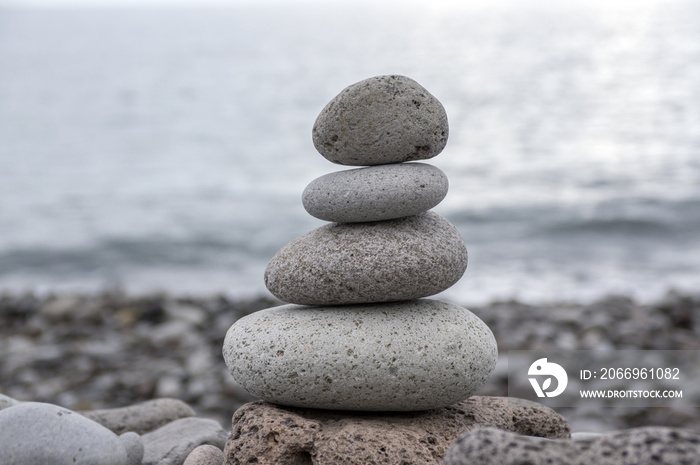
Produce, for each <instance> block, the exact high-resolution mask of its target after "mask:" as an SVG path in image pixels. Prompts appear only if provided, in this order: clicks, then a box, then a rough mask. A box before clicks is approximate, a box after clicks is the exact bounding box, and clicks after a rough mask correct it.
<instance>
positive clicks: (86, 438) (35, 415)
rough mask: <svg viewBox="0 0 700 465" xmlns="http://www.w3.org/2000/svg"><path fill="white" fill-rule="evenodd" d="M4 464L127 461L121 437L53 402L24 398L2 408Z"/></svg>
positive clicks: (115, 464) (109, 464)
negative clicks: (25, 400)
mask: <svg viewBox="0 0 700 465" xmlns="http://www.w3.org/2000/svg"><path fill="white" fill-rule="evenodd" d="M0 432H1V433H0V463H2V464H3V465H35V464H44V463H46V464H49V463H50V464H52V465H74V464H78V465H80V464H83V465H94V464H96V463H99V464H101V465H127V453H126V450H125V448H124V446H123V445H122V442H121V441H120V440H119V437H118V436H117V435H116V434H114V433H113V432H111V431H110V430H108V429H107V428H105V427H104V426H102V425H99V424H97V423H95V422H94V421H91V420H88V419H87V418H85V417H83V416H81V415H78V414H77V413H75V412H73V411H71V410H68V409H65V408H63V407H59V406H57V405H53V404H45V403H40V402H23V403H21V404H18V405H15V406H13V407H8V408H6V409H3V410H1V411H0Z"/></svg>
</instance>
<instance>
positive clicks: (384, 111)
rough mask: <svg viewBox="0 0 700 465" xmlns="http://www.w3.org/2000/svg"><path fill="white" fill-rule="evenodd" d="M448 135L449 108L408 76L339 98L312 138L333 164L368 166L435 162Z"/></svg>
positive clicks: (374, 82) (380, 79) (355, 88)
mask: <svg viewBox="0 0 700 465" xmlns="http://www.w3.org/2000/svg"><path fill="white" fill-rule="evenodd" d="M448 132H449V130H448V124H447V114H446V113H445V109H444V108H443V106H442V104H441V103H440V102H439V101H438V100H437V99H436V98H435V97H434V96H432V95H431V94H430V93H429V92H428V91H427V90H425V88H423V86H421V85H420V84H418V83H417V82H416V81H414V80H413V79H410V78H408V77H405V76H376V77H372V78H369V79H365V80H364V81H360V82H358V83H355V84H353V85H351V86H349V87H347V88H345V89H344V90H343V91H342V92H340V94H338V95H337V96H336V97H334V98H333V99H332V100H331V101H330V102H329V103H328V104H327V105H326V106H325V108H323V110H321V113H320V114H319V115H318V118H317V119H316V122H315V123H314V127H313V133H312V134H313V143H314V146H315V147H316V149H317V150H318V151H319V152H320V153H321V155H323V156H324V157H326V158H327V159H328V160H330V161H332V162H333V163H338V164H341V165H351V166H363V165H382V164H387V163H399V162H404V161H410V160H425V159H428V158H432V157H434V156H435V155H437V154H439V153H440V152H441V151H442V149H443V148H444V147H445V144H446V143H447V136H448Z"/></svg>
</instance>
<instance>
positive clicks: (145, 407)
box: [78, 398, 195, 434]
mask: <svg viewBox="0 0 700 465" xmlns="http://www.w3.org/2000/svg"><path fill="white" fill-rule="evenodd" d="M78 413H80V414H81V415H83V416H84V417H86V418H89V419H91V420H93V421H96V422H97V423H99V424H101V425H102V426H104V427H105V428H108V429H110V430H111V431H114V432H115V433H117V434H122V433H126V432H128V431H133V432H135V433H138V434H143V433H147V432H149V431H153V430H154V429H157V428H159V427H161V426H163V425H165V424H167V423H170V422H171V421H173V420H177V419H178V418H185V417H191V416H194V414H195V413H194V410H192V407H190V406H189V405H187V404H186V403H184V402H183V401H181V400H179V399H170V398H163V399H153V400H149V401H146V402H142V403H140V404H136V405H130V406H128V407H120V408H112V409H103V410H86V411H82V412H78Z"/></svg>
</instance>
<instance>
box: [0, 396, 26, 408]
mask: <svg viewBox="0 0 700 465" xmlns="http://www.w3.org/2000/svg"><path fill="white" fill-rule="evenodd" d="M20 403H21V402H20V401H18V400H17V399H13V398H12V397H10V396H6V395H5V394H0V410H2V409H5V408H7V407H12V406H14V405H17V404H20Z"/></svg>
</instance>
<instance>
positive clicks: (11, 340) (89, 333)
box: [0, 291, 700, 432]
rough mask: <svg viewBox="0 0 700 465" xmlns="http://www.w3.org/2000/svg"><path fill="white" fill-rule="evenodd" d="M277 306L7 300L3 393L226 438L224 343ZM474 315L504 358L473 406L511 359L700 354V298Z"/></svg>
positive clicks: (582, 415) (501, 385)
mask: <svg viewBox="0 0 700 465" xmlns="http://www.w3.org/2000/svg"><path fill="white" fill-rule="evenodd" d="M281 304H282V302H279V301H277V300H275V299H274V298H272V297H266V296H261V297H259V298H256V299H248V300H240V301H235V300H231V299H229V298H226V297H223V296H209V297H202V296H199V297H190V296H188V297H186V296H175V295H166V294H151V295H143V296H132V295H126V294H124V293H122V292H118V291H110V292H103V293H95V294H57V295H34V294H21V295H20V294H3V295H2V296H0V393H2V394H5V395H7V396H10V397H12V398H15V399H17V400H20V401H39V402H48V403H53V404H57V405H60V406H62V407H65V408H68V409H71V410H77V411H81V410H93V409H106V408H116V407H125V406H129V405H133V404H137V403H140V402H143V401H147V400H150V399H155V398H162V397H170V398H176V399H179V400H182V401H184V402H185V403H187V404H188V405H190V406H191V407H192V409H193V410H194V411H195V412H196V414H197V416H199V417H204V418H208V419H213V420H216V421H217V422H219V423H220V424H221V425H222V427H223V428H224V429H226V430H229V428H230V425H231V417H232V415H233V414H234V412H235V411H236V409H237V408H238V407H240V406H241V405H243V404H244V403H246V402H249V401H251V400H255V399H254V398H252V397H251V396H250V395H249V394H247V393H246V392H245V391H244V390H243V389H241V388H240V387H239V386H238V385H237V384H236V382H235V381H234V380H233V379H232V378H231V376H230V374H229V373H228V370H227V368H226V365H225V363H224V360H223V357H222V355H221V344H222V342H223V340H224V337H225V334H226V331H227V330H228V328H229V327H230V326H231V325H232V324H233V323H234V322H235V321H236V320H237V319H239V318H241V317H243V316H245V315H248V314H250V313H252V312H254V311H256V310H259V309H263V308H267V307H271V306H275V305H281ZM469 310H471V311H472V312H473V313H474V314H475V315H477V316H478V317H479V318H481V319H482V320H483V321H484V322H485V323H486V324H487V325H488V326H489V327H490V328H491V329H492V331H493V333H494V335H495V337H496V340H497V341H498V344H499V353H500V356H499V364H498V365H497V367H496V370H495V372H494V373H492V375H491V377H490V379H489V381H488V383H487V384H486V385H485V386H484V387H483V388H482V389H481V391H480V392H479V393H478V395H486V396H505V395H507V381H508V376H507V368H505V367H504V364H502V363H501V362H502V361H503V359H504V358H505V356H506V353H507V351H508V350H536V349H595V348H601V347H609V348H615V349H657V350H661V349H663V350H700V337H699V336H700V334H699V333H700V323H699V322H698V321H697V318H698V316H697V315H699V314H700V297H699V296H692V295H680V294H669V295H668V296H667V297H666V298H664V299H663V300H659V301H657V302H656V303H653V304H640V303H637V302H635V301H634V300H632V299H630V298H628V297H623V296H610V297H607V298H605V299H601V300H599V301H597V302H594V303H592V304H586V305H583V304H575V303H560V304H548V305H529V304H527V303H523V302H517V301H509V302H494V303H491V304H489V305H486V306H481V307H471V308H469ZM684 387H685V388H687V390H692V389H698V388H697V387H694V386H684ZM686 395H690V396H692V395H695V396H698V395H700V394H699V393H695V394H693V393H692V392H688V393H687V394H686ZM558 413H559V414H561V415H562V416H563V417H564V418H566V419H567V420H568V421H569V424H570V425H571V430H572V431H573V432H582V431H585V432H606V431H613V430H620V429H625V428H631V427H636V426H648V425H659V426H674V427H682V428H688V429H691V430H694V431H697V432H700V415H698V412H697V411H695V410H694V409H687V408H684V409H673V408H660V407H646V408H643V407H635V408H619V409H598V410H591V409H586V408H584V407H583V406H582V407H581V408H578V409H577V408H562V409H558Z"/></svg>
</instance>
